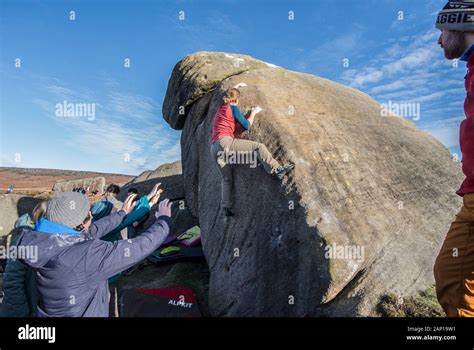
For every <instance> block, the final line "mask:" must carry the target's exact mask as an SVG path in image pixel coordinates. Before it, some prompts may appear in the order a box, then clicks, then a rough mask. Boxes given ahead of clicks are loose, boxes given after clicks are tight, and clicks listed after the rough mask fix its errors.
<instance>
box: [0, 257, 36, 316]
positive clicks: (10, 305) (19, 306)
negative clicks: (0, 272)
mask: <svg viewBox="0 0 474 350" xmlns="http://www.w3.org/2000/svg"><path fill="white" fill-rule="evenodd" d="M29 268H30V267H28V266H26V265H24V264H22V263H21V262H20V261H19V260H8V261H7V266H6V268H5V273H4V278H3V292H4V294H5V296H4V298H3V313H2V316H3V317H29V316H31V313H32V312H35V311H36V310H30V304H29V302H28V296H27V293H26V282H27V281H26V278H27V273H28V269H29Z"/></svg>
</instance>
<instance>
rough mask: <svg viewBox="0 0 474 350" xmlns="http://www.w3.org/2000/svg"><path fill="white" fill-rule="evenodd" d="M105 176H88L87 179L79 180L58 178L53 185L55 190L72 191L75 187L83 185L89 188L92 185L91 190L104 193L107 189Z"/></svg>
mask: <svg viewBox="0 0 474 350" xmlns="http://www.w3.org/2000/svg"><path fill="white" fill-rule="evenodd" d="M105 183H106V182H105V177H103V176H98V177H88V178H85V179H78V180H58V181H56V183H55V184H54V186H53V191H54V192H70V191H72V190H73V189H74V188H75V187H82V188H84V189H87V187H90V191H91V192H92V191H98V193H100V194H101V193H103V192H104V191H105Z"/></svg>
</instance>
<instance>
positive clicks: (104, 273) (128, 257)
mask: <svg viewBox="0 0 474 350" xmlns="http://www.w3.org/2000/svg"><path fill="white" fill-rule="evenodd" d="M170 227H171V203H169V200H164V201H163V202H161V203H160V209H159V210H158V212H157V219H156V221H155V223H154V224H153V225H152V226H151V227H150V228H149V229H148V230H146V231H145V232H144V233H142V234H141V235H140V236H138V237H136V238H133V239H127V240H121V241H116V242H106V241H102V240H94V241H93V242H92V243H91V245H90V246H89V247H88V249H87V252H86V257H85V260H84V261H85V270H86V271H87V272H89V273H88V276H89V281H91V282H97V281H101V280H105V279H107V278H110V277H112V276H114V275H116V274H117V273H119V272H122V271H124V270H126V269H128V268H129V267H131V266H133V265H135V264H136V263H138V262H140V261H141V260H143V259H145V258H146V257H147V256H149V255H150V254H151V253H153V252H154V251H155V250H156V249H158V248H159V247H160V245H161V244H162V243H163V241H164V240H165V239H166V237H167V236H168V234H169V232H170Z"/></svg>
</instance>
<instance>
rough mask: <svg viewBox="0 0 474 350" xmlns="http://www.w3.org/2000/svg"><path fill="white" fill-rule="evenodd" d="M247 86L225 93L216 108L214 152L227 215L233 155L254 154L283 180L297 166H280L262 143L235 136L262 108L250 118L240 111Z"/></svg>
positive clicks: (252, 113)
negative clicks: (236, 131) (242, 96)
mask: <svg viewBox="0 0 474 350" xmlns="http://www.w3.org/2000/svg"><path fill="white" fill-rule="evenodd" d="M244 86H247V84H245V83H239V84H237V85H236V86H234V87H233V88H230V89H228V90H227V91H226V92H225V95H224V99H223V100H224V101H223V103H222V105H221V106H220V107H219V109H218V110H217V112H216V114H215V116H214V122H213V125H212V136H211V155H212V157H213V159H214V160H215V161H216V163H217V167H218V168H219V171H220V173H221V176H222V185H221V186H222V189H221V190H222V199H221V204H222V207H223V209H224V214H225V215H226V216H232V215H233V213H232V210H231V208H232V168H231V166H232V163H231V162H229V161H228V159H230V158H231V155H232V154H233V155H236V154H247V159H250V158H251V157H252V154H253V155H256V157H257V159H258V160H259V161H260V163H261V164H262V165H263V168H264V169H265V171H266V172H267V173H269V174H271V175H275V176H276V177H277V178H278V179H280V180H281V179H283V177H284V176H285V175H286V174H287V173H288V172H289V171H290V170H292V169H293V168H294V167H295V165H294V163H292V162H289V163H287V164H285V165H280V164H279V163H278V161H276V160H275V159H274V158H273V157H272V155H271V154H270V152H269V151H268V149H267V147H266V146H265V145H264V144H262V143H259V142H255V141H250V140H243V139H238V138H235V130H236V126H237V123H239V124H240V125H241V126H242V127H243V128H244V129H246V130H248V129H250V127H251V126H252V124H253V121H254V118H255V116H256V115H257V114H258V113H260V112H261V110H262V109H261V108H260V107H254V108H252V110H251V111H250V115H249V117H248V119H247V118H246V117H245V116H244V115H243V114H242V113H241V111H240V109H239V107H237V105H238V103H239V99H240V90H239V88H240V87H244Z"/></svg>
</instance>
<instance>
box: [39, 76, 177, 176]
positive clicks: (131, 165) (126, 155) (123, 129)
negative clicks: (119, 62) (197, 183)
mask: <svg viewBox="0 0 474 350" xmlns="http://www.w3.org/2000/svg"><path fill="white" fill-rule="evenodd" d="M109 80H110V79H109ZM109 83H110V82H109ZM108 85H109V86H108V89H109V90H110V91H109V93H107V94H106V95H105V96H104V97H102V98H100V97H99V96H97V94H96V95H95V97H91V96H94V94H93V93H92V92H90V91H88V90H86V89H82V90H79V89H77V90H76V89H70V88H68V87H66V86H65V84H62V83H61V82H59V81H57V79H54V84H49V81H46V83H44V82H43V83H42V84H41V89H42V91H46V92H47V96H43V97H42V98H36V99H35V100H34V101H33V103H35V104H36V105H38V106H39V107H40V108H41V109H42V111H43V114H44V115H45V116H46V117H48V118H51V119H53V120H54V121H55V123H57V125H58V127H59V128H61V129H62V132H61V133H60V134H61V135H63V137H65V143H66V144H67V145H69V146H70V147H71V148H74V149H76V150H77V151H78V152H81V153H84V154H87V155H89V156H90V157H91V163H95V164H96V163H100V164H102V167H103V168H104V167H105V168H106V169H110V170H109V171H110V172H119V173H125V174H138V173H140V172H142V171H143V170H146V169H154V168H156V167H157V166H158V165H159V164H162V163H163V162H169V161H174V160H177V159H180V147H179V146H180V145H179V141H177V139H178V135H176V136H175V135H173V134H172V133H171V131H170V132H167V130H166V129H165V128H164V127H163V125H162V124H164V121H163V120H161V119H160V114H161V113H159V112H158V108H159V107H160V106H159V105H158V104H157V103H156V102H155V101H154V100H153V99H152V98H149V97H147V96H140V95H136V94H131V93H128V92H123V91H120V90H118V85H117V84H108ZM64 100H66V101H68V102H73V103H74V102H76V103H91V102H92V103H96V105H97V106H96V107H97V108H96V112H95V113H96V115H95V118H94V119H93V120H88V118H87V117H73V118H64V117H57V116H56V115H55V104H56V103H62V101H64ZM93 101H96V102H93ZM155 140H159V141H155ZM71 156H74V155H71ZM88 166H90V165H83V166H82V167H81V168H85V169H86V168H88Z"/></svg>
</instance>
